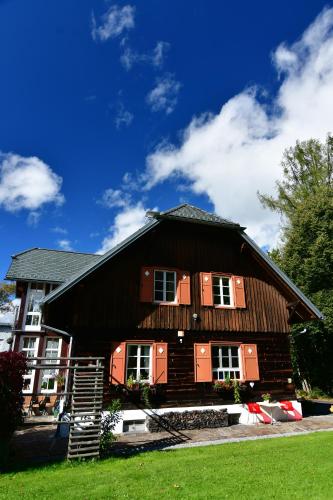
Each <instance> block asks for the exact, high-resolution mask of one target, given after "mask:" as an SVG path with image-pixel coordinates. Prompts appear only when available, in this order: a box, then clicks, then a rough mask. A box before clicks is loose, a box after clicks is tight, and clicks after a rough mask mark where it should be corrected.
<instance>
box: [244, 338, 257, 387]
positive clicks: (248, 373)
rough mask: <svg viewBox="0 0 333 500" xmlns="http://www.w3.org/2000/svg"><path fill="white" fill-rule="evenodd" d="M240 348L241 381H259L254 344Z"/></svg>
mask: <svg viewBox="0 0 333 500" xmlns="http://www.w3.org/2000/svg"><path fill="white" fill-rule="evenodd" d="M240 348H241V353H242V364H243V379H244V380H250V381H252V380H260V379H259V366H258V354H257V346H256V344H242V345H241V346H240Z"/></svg>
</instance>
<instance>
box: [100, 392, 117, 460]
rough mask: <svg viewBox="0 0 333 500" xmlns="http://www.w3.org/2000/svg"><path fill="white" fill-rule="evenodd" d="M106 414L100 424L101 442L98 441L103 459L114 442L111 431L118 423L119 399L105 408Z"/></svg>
mask: <svg viewBox="0 0 333 500" xmlns="http://www.w3.org/2000/svg"><path fill="white" fill-rule="evenodd" d="M106 411H107V412H108V414H107V415H104V417H103V419H102V422H101V440H100V454H101V456H102V457H105V456H107V455H108V453H109V452H110V448H111V446H112V443H113V442H114V441H115V439H116V438H115V436H114V434H113V432H112V431H113V430H114V428H115V426H116V425H117V423H118V422H119V421H120V418H121V416H120V412H121V403H120V400H119V399H114V400H113V401H112V402H111V404H110V405H109V406H108V407H107V408H106Z"/></svg>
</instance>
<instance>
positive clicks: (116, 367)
mask: <svg viewBox="0 0 333 500" xmlns="http://www.w3.org/2000/svg"><path fill="white" fill-rule="evenodd" d="M125 362H126V342H112V344H111V359H110V381H111V384H115V385H118V384H124V383H125Z"/></svg>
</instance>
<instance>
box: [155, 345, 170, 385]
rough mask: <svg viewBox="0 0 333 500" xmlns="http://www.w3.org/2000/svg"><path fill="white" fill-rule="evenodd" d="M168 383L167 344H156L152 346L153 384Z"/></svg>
mask: <svg viewBox="0 0 333 500" xmlns="http://www.w3.org/2000/svg"><path fill="white" fill-rule="evenodd" d="M167 382H168V344H167V343H165V342H156V343H154V344H153V383H154V384H166V383H167Z"/></svg>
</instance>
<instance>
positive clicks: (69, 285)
mask: <svg viewBox="0 0 333 500" xmlns="http://www.w3.org/2000/svg"><path fill="white" fill-rule="evenodd" d="M158 224H160V221H158V220H154V221H151V222H149V223H148V224H146V225H145V226H143V227H142V228H140V229H139V230H138V231H136V232H135V233H134V234H132V235H131V236H129V237H128V238H126V239H125V240H124V241H123V242H122V243H120V244H119V245H117V246H115V247H114V248H112V249H111V250H109V252H107V253H106V254H105V255H104V256H103V257H102V258H101V259H100V260H99V261H97V262H96V263H95V264H94V265H93V266H91V267H89V268H87V269H86V271H83V272H82V273H81V274H80V275H77V276H76V277H75V278H73V279H72V280H69V281H68V283H66V282H65V283H64V284H63V285H62V286H61V287H60V288H56V289H55V290H54V291H52V292H51V293H49V294H48V295H46V296H45V297H44V300H43V301H42V303H43V304H50V303H51V302H53V301H54V300H55V299H57V298H58V297H59V296H60V295H62V294H63V293H65V292H66V291H67V290H69V289H70V288H72V287H73V286H75V285H76V284H77V283H78V282H79V281H81V280H82V279H84V278H85V277H86V276H88V275H89V274H91V273H92V272H94V271H95V270H96V269H98V268H99V267H100V266H102V265H103V264H104V262H106V261H107V260H108V259H110V258H112V257H114V256H115V255H117V254H118V253H120V252H121V251H122V250H124V249H125V248H127V247H128V246H129V245H131V244H132V243H134V242H135V241H136V240H138V239H139V238H141V236H143V235H144V234H146V233H148V232H149V231H150V230H151V229H153V227H156V226H157V225H158Z"/></svg>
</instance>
